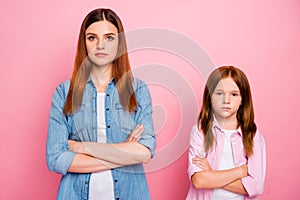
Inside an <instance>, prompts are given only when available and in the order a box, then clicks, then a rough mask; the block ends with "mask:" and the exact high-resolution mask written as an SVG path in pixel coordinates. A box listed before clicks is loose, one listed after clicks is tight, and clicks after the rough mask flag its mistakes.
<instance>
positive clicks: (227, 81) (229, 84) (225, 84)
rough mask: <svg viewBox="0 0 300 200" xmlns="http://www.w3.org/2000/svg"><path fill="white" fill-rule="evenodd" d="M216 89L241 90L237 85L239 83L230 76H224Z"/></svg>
mask: <svg viewBox="0 0 300 200" xmlns="http://www.w3.org/2000/svg"><path fill="white" fill-rule="evenodd" d="M215 90H235V91H239V90H240V89H239V87H238V86H237V84H236V83H235V82H234V81H233V80H232V78H230V77H228V78H224V79H221V80H220V81H219V82H218V84H217V86H216V89H215Z"/></svg>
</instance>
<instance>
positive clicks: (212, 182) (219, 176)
mask: <svg viewBox="0 0 300 200" xmlns="http://www.w3.org/2000/svg"><path fill="white" fill-rule="evenodd" d="M192 161H193V164H195V165H197V166H198V167H200V168H201V169H202V170H203V171H200V172H196V173H194V174H193V175H192V177H191V180H192V183H193V184H194V187H195V188H197V189H218V188H220V189H225V190H228V191H230V192H234V193H239V194H244V195H247V191H246V190H245V188H244V186H243V184H242V181H241V178H243V177H246V176H247V175H248V170H247V165H242V166H240V167H235V168H232V169H228V170H212V169H211V167H210V165H209V163H208V161H207V159H206V158H203V157H200V156H196V157H195V158H193V159H192Z"/></svg>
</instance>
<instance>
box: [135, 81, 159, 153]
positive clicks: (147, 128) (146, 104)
mask: <svg viewBox="0 0 300 200" xmlns="http://www.w3.org/2000/svg"><path fill="white" fill-rule="evenodd" d="M136 97H137V100H138V106H139V109H138V114H137V119H136V123H137V124H144V132H143V133H142V135H141V139H140V140H139V143H140V144H142V145H144V146H145V147H147V148H149V150H150V152H151V157H153V156H154V154H155V147H156V137H155V132H154V127H153V120H152V102H151V96H150V92H149V90H148V87H147V85H146V84H145V83H143V82H141V81H139V85H138V88H137V90H136Z"/></svg>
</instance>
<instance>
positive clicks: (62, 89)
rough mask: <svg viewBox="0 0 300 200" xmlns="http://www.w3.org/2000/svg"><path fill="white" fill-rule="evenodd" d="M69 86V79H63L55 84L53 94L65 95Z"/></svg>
mask: <svg viewBox="0 0 300 200" xmlns="http://www.w3.org/2000/svg"><path fill="white" fill-rule="evenodd" d="M69 88H70V80H65V81H63V82H61V83H59V84H58V85H57V86H56V90H55V93H54V95H60V96H64V97H65V96H66V95H68V92H69Z"/></svg>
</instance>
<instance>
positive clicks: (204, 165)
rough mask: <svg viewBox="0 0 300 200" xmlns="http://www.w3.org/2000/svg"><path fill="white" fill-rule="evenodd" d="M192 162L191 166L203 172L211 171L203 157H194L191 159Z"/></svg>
mask: <svg viewBox="0 0 300 200" xmlns="http://www.w3.org/2000/svg"><path fill="white" fill-rule="evenodd" d="M192 161H193V164H195V165H196V166H198V167H200V168H201V169H202V170H203V171H207V170H211V167H210V165H209V162H208V161H207V159H206V158H205V157H202V156H200V155H196V157H195V158H193V159H192Z"/></svg>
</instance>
